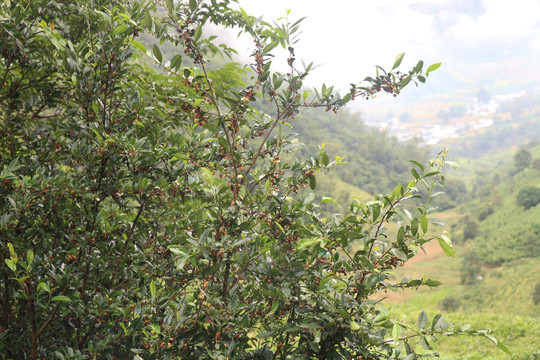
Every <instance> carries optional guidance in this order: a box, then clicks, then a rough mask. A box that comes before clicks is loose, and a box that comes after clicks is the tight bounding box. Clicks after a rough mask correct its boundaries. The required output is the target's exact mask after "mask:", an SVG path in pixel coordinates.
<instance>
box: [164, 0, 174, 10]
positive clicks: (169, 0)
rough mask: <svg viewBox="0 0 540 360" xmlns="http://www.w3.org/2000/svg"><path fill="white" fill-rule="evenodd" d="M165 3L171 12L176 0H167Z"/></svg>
mask: <svg viewBox="0 0 540 360" xmlns="http://www.w3.org/2000/svg"><path fill="white" fill-rule="evenodd" d="M165 5H166V6H167V10H169V12H170V13H172V12H173V11H174V1H173V0H165Z"/></svg>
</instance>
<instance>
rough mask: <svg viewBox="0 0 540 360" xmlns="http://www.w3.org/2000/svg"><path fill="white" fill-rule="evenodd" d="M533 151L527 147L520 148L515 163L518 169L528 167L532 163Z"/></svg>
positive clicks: (515, 156)
mask: <svg viewBox="0 0 540 360" xmlns="http://www.w3.org/2000/svg"><path fill="white" fill-rule="evenodd" d="M531 161H532V155H531V152H530V151H529V150H527V149H525V148H521V149H519V150H518V151H517V152H516V154H515V155H514V165H515V166H516V169H517V170H518V171H522V170H523V169H526V168H528V167H529V166H530V165H531Z"/></svg>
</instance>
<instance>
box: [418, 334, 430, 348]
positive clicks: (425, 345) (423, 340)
mask: <svg viewBox="0 0 540 360" xmlns="http://www.w3.org/2000/svg"><path fill="white" fill-rule="evenodd" d="M420 344H422V347H423V348H424V349H426V350H431V345H429V343H428V341H427V338H426V337H425V336H420Z"/></svg>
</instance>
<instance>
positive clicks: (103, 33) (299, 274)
mask: <svg viewBox="0 0 540 360" xmlns="http://www.w3.org/2000/svg"><path fill="white" fill-rule="evenodd" d="M231 5H232V4H231V2H230V1H228V0H221V1H220V0H215V1H214V0H213V1H211V2H202V1H196V0H189V1H185V2H184V1H176V2H175V1H172V0H165V1H162V2H156V1H136V0H133V1H114V0H109V1H107V0H100V1H92V0H90V1H88V0H84V1H83V0H74V1H68V2H65V1H54V0H51V1H46V2H44V1H41V0H33V1H25V2H19V1H8V2H7V3H6V2H4V4H3V5H2V6H0V17H1V18H2V19H7V20H6V21H2V22H0V38H1V39H2V41H0V55H1V62H0V70H1V71H0V72H1V73H2V84H1V85H0V159H1V161H2V168H1V173H0V186H1V188H0V189H1V190H0V191H1V195H2V196H1V197H0V214H1V215H0V247H1V248H0V249H1V258H2V262H1V267H0V278H1V279H2V291H1V293H2V306H0V312H1V313H0V322H1V323H0V325H1V333H0V349H2V357H5V358H13V359H26V358H30V359H43V358H72V359H73V358H77V359H90V358H100V359H113V358H118V359H128V358H133V357H134V356H135V358H136V359H141V358H144V359H179V358H182V359H226V358H229V359H252V358H255V359H257V358H265V359H273V358H277V357H280V358H284V359H285V358H289V359H290V358H296V359H302V358H303V359H314V358H325V359H328V358H334V359H342V358H360V357H362V358H370V359H375V358H377V359H379V358H386V359H389V358H393V359H397V358H400V359H403V358H408V359H411V358H412V357H416V355H415V354H417V352H416V351H414V350H413V347H416V341H414V342H413V341H412V340H410V339H415V338H418V339H419V340H420V341H421V343H422V344H423V346H425V347H426V348H429V345H428V336H429V337H430V336H434V335H435V334H437V333H441V332H443V331H444V332H445V334H460V333H468V334H477V335H486V334H487V332H473V331H471V330H467V331H465V330H463V331H462V330H454V329H453V328H452V327H451V325H449V324H448V323H446V322H445V321H444V319H443V317H442V315H436V316H435V318H434V319H433V321H430V322H429V325H428V319H427V314H426V313H425V312H421V313H420V316H419V318H418V325H417V326H409V325H405V324H403V323H401V321H399V320H398V319H394V318H392V317H391V316H389V315H388V314H389V312H388V311H387V310H386V309H385V308H384V306H383V305H381V304H379V303H378V302H376V301H370V297H371V296H373V295H374V294H376V293H379V292H382V291H385V290H386V289H389V288H391V289H404V288H411V287H412V288H417V287H419V286H422V285H423V286H437V285H438V284H439V283H438V282H437V281H434V280H430V279H427V278H421V279H413V280H410V279H409V280H405V281H402V282H394V281H393V271H394V270H395V268H396V267H397V266H399V265H400V264H402V263H404V262H406V261H407V260H408V259H410V258H411V257H412V256H413V255H414V253H415V251H417V249H418V248H419V247H420V246H421V245H423V244H425V243H427V242H429V241H431V240H436V241H438V242H439V243H440V244H441V246H442V248H443V250H444V251H445V252H446V253H447V254H448V255H449V256H454V249H453V247H452V244H451V241H450V239H448V238H447V237H446V236H444V235H432V234H431V233H430V232H428V225H429V222H428V212H429V211H430V210H431V208H428V206H427V205H422V204H429V202H430V198H429V196H427V197H425V198H423V199H422V196H420V195H419V194H418V192H417V191H418V190H417V189H418V188H421V187H425V192H426V194H432V190H434V188H435V187H438V186H439V185H440V184H441V182H442V179H443V178H442V176H441V168H442V167H443V166H444V165H445V161H446V151H443V152H441V153H440V154H439V155H438V156H437V158H436V159H434V160H433V161H431V162H430V163H429V164H427V165H423V164H420V163H417V162H414V167H415V168H414V170H413V171H412V174H413V179H412V180H411V181H410V182H409V183H408V184H406V185H401V184H398V185H397V186H396V187H395V190H394V191H393V192H392V193H390V194H388V195H387V196H380V197H377V198H376V199H374V200H373V201H371V202H369V203H366V204H363V203H359V202H355V203H353V204H351V206H350V207H349V213H348V214H347V216H343V217H340V216H335V217H331V218H329V219H325V218H323V217H322V216H321V213H320V204H319V203H317V202H315V201H314V198H315V195H314V194H313V193H310V192H302V189H305V188H308V187H309V188H310V189H311V190H314V189H315V188H316V186H317V178H316V175H317V173H319V172H323V171H328V170H329V169H331V168H332V167H334V166H337V165H340V164H342V161H341V158H339V157H337V158H335V159H330V158H329V156H328V154H327V153H326V151H325V150H324V149H321V151H320V152H319V153H318V154H316V155H314V156H312V157H309V158H307V159H303V160H301V161H295V160H287V159H293V158H294V157H292V156H290V155H291V154H292V153H293V152H294V150H295V149H296V148H297V147H298V143H297V141H296V140H295V139H294V137H290V136H288V135H287V133H286V132H285V131H283V127H285V126H287V124H288V122H294V119H295V115H296V114H297V113H298V112H299V111H301V110H302V109H303V108H305V107H322V108H323V109H326V110H329V111H337V110H339V109H340V108H341V107H342V106H344V105H345V104H347V103H348V102H349V101H351V100H353V99H354V98H362V97H368V98H369V97H370V96H372V95H373V94H375V93H377V92H381V91H383V92H388V93H391V94H397V93H399V92H400V91H401V90H402V89H403V87H404V86H405V85H406V84H407V83H408V82H410V81H415V80H418V81H420V82H424V81H425V80H426V77H427V75H428V74H429V72H430V71H433V70H435V69H436V68H437V67H438V66H439V65H438V64H434V65H432V66H430V67H428V68H427V70H426V71H424V70H423V62H419V63H418V64H417V65H416V66H415V67H414V68H413V69H412V70H410V71H408V72H405V73H401V72H399V73H398V72H397V71H395V68H397V67H398V66H399V64H400V63H401V60H402V58H403V55H399V56H398V57H397V59H396V60H395V62H394V65H393V67H392V70H391V71H390V72H385V71H384V70H379V71H380V75H378V76H375V77H373V78H368V79H367V80H366V82H365V83H363V84H362V85H361V86H357V85H353V86H352V87H351V89H350V92H348V93H347V94H345V95H344V96H339V95H338V94H337V93H335V92H334V91H333V90H332V87H330V86H326V85H323V86H322V87H321V88H320V89H318V90H317V91H316V92H315V91H313V92H309V91H307V90H304V89H303V85H302V83H303V81H304V79H305V78H306V77H307V76H308V73H309V71H310V70H311V65H307V66H306V67H305V68H304V69H298V68H297V67H296V65H295V56H296V55H295V51H294V48H293V47H294V43H295V41H296V39H295V35H296V34H297V31H298V24H299V22H295V23H290V22H289V20H288V19H284V20H283V21H284V22H283V23H280V24H278V25H271V24H268V23H265V22H261V21H258V20H257V19H255V18H253V17H251V16H248V15H247V14H245V12H243V11H242V10H233V8H234V7H233V6H231ZM209 24H214V25H217V26H221V27H233V26H237V27H238V28H239V30H240V31H243V32H245V33H247V34H249V35H250V36H252V37H253V39H254V43H253V44H254V48H253V53H252V63H251V66H250V67H244V66H242V65H240V64H237V63H235V62H231V61H230V60H229V59H230V57H232V55H233V54H234V53H235V51H234V50H232V49H229V48H228V47H227V46H226V45H223V44H219V43H216V41H218V40H216V39H215V38H214V37H206V36H204V35H203V28H205V27H206V26H207V25H209ZM143 32H147V33H148V34H144V35H145V38H146V39H148V36H150V35H151V36H153V37H154V40H155V41H152V42H146V41H145V40H144V39H141V38H140V36H141V35H143ZM145 43H146V45H147V46H149V47H150V48H149V49H146V46H145ZM150 43H151V44H153V45H149V44H150ZM158 44H161V45H158ZM167 46H168V47H167ZM175 46H178V47H175ZM278 46H280V47H282V48H283V49H284V51H286V52H287V53H288V59H287V61H286V63H287V64H286V65H287V66H288V70H287V71H286V72H283V73H282V72H278V71H275V70H274V69H273V68H272V63H271V61H272V59H274V56H273V50H274V49H275V48H276V47H278ZM167 49H169V51H168V52H166V50H167ZM171 49H172V50H171ZM146 62H150V63H151V65H152V66H148V65H147V64H146ZM156 69H159V70H156ZM247 69H250V70H247ZM381 69H382V68H381ZM263 100H264V101H266V102H268V103H271V105H272V106H274V107H275V108H274V110H273V111H270V112H269V113H267V114H266V113H262V112H261V111H260V110H258V108H257V107H255V106H254V104H256V102H261V101H263ZM297 193H299V194H298V195H296V194H297ZM418 197H420V199H417V198H418ZM407 199H409V200H407ZM406 201H411V202H414V201H420V202H421V204H414V203H413V204H408V206H410V207H411V208H413V207H415V208H418V209H419V210H420V211H415V216H414V217H413V216H412V215H411V214H410V213H406V212H405V211H404V210H403V208H402V206H403V204H404V203H406ZM325 202H332V200H330V199H323V203H325ZM398 214H399V215H401V216H403V218H405V215H407V216H408V220H407V221H405V222H404V223H402V224H401V225H400V226H399V228H398V232H397V235H396V237H395V238H387V234H386V229H385V227H386V224H387V223H389V222H391V221H392V219H393V218H394V217H395V216H396V215H398ZM396 217H397V216H396ZM398 343H399V345H397V344H398ZM418 357H420V356H418Z"/></svg>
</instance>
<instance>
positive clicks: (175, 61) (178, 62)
mask: <svg viewBox="0 0 540 360" xmlns="http://www.w3.org/2000/svg"><path fill="white" fill-rule="evenodd" d="M180 66H182V55H180V54H176V55H174V56H173V58H172V59H171V68H173V69H179V68H180Z"/></svg>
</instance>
